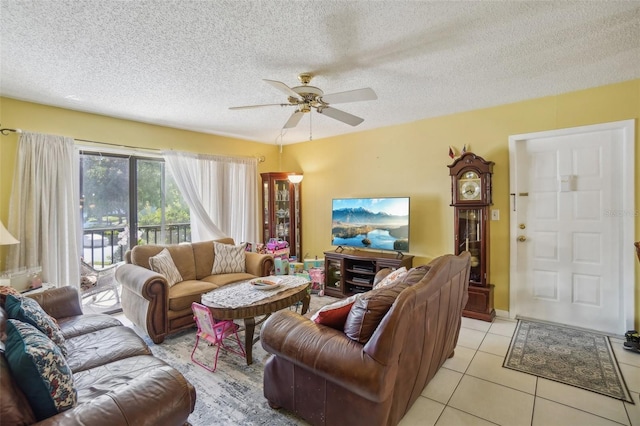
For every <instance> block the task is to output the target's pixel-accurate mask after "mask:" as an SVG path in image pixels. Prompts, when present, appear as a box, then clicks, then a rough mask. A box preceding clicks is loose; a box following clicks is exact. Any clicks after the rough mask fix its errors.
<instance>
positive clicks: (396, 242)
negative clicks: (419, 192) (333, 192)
mask: <svg viewBox="0 0 640 426" xmlns="http://www.w3.org/2000/svg"><path fill="white" fill-rule="evenodd" d="M331 244H332V245H334V246H342V247H355V248H366V249H379V250H393V251H398V252H406V251H408V250H409V197H389V198H335V199H333V205H332V214H331Z"/></svg>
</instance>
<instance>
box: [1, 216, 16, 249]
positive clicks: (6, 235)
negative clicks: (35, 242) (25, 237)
mask: <svg viewBox="0 0 640 426" xmlns="http://www.w3.org/2000/svg"><path fill="white" fill-rule="evenodd" d="M19 242H20V241H18V240H16V239H15V238H14V237H13V235H11V233H10V232H9V231H7V228H5V227H4V224H3V223H2V221H1V220H0V246H5V245H9V244H18V243H19Z"/></svg>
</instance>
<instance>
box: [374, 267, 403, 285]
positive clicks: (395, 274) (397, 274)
mask: <svg viewBox="0 0 640 426" xmlns="http://www.w3.org/2000/svg"><path fill="white" fill-rule="evenodd" d="M406 275H407V268H406V267H404V266H403V267H402V268H398V269H396V270H395V271H391V272H390V273H389V274H387V276H385V277H384V278H383V279H381V280H380V282H378V283H377V284H376V285H375V286H374V287H373V288H374V289H376V288H380V287H386V286H388V285H393V284H396V283H399V282H400V281H402V280H403V279H404V277H405V276H406Z"/></svg>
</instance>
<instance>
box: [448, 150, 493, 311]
mask: <svg viewBox="0 0 640 426" xmlns="http://www.w3.org/2000/svg"><path fill="white" fill-rule="evenodd" d="M493 165H494V162H493V161H485V160H484V159H483V158H482V157H479V156H477V155H475V154H474V153H472V152H465V153H464V154H462V155H461V156H460V157H459V158H458V159H456V160H455V161H454V162H453V164H451V165H449V166H447V167H449V175H450V176H451V205H452V206H453V211H454V213H453V214H454V228H455V235H454V240H455V244H454V246H455V254H456V255H458V254H460V253H462V252H463V251H468V252H470V253H471V273H470V275H469V301H468V302H467V305H466V306H465V308H464V309H463V311H462V315H463V316H465V317H469V318H475V319H479V320H483V321H492V320H493V318H494V317H495V316H496V311H495V310H494V308H493V284H489V206H491V205H492V204H493V202H492V199H491V175H492V173H493Z"/></svg>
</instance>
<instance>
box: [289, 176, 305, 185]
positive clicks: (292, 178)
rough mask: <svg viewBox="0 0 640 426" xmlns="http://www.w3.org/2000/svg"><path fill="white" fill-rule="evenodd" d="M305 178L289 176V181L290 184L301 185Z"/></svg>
mask: <svg viewBox="0 0 640 426" xmlns="http://www.w3.org/2000/svg"><path fill="white" fill-rule="evenodd" d="M303 177H304V175H289V176H288V179H289V182H291V183H300V182H302V178H303Z"/></svg>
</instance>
